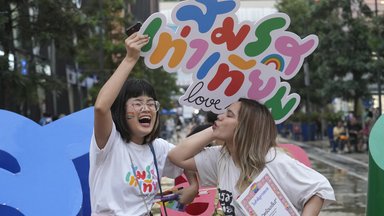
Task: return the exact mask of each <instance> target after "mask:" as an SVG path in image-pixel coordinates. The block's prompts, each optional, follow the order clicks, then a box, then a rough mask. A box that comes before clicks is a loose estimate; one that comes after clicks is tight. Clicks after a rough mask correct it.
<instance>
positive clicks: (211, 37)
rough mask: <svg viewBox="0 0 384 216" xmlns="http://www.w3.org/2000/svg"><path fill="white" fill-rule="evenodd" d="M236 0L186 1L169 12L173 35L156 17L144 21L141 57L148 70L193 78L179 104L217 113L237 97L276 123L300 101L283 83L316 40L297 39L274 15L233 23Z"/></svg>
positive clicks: (282, 16)
mask: <svg viewBox="0 0 384 216" xmlns="http://www.w3.org/2000/svg"><path fill="white" fill-rule="evenodd" d="M239 7H240V1H239V0H233V1H229V0H227V1H218V0H187V1H183V2H180V3H179V4H177V5H176V7H175V8H174V9H173V11H172V21H173V23H175V24H176V26H178V28H177V29H176V31H174V30H172V29H171V28H169V27H168V26H167V20H166V18H165V16H164V15H163V14H161V13H155V14H153V15H152V16H150V17H149V18H148V19H147V20H146V21H145V23H144V24H143V26H142V28H141V30H140V33H142V34H147V35H149V36H150V41H149V43H148V44H147V45H146V46H145V47H143V48H142V52H141V55H142V56H143V57H144V60H145V64H146V65H147V66H148V67H149V68H152V69H154V68H159V67H164V69H165V70H166V71H168V72H176V71H178V70H181V71H183V72H184V73H193V76H192V77H193V82H192V84H191V85H190V86H189V87H188V89H187V91H186V92H185V94H184V95H183V96H181V97H180V99H179V102H180V103H181V104H183V105H189V106H193V107H195V108H198V109H203V110H205V111H213V112H215V113H222V112H223V111H224V109H225V108H226V107H228V106H229V105H230V104H231V103H233V102H235V101H237V100H238V99H239V98H240V97H244V98H249V99H253V100H257V101H259V102H261V103H264V104H265V105H266V106H267V107H268V108H269V109H270V111H271V113H272V115H273V117H274V119H275V122H276V123H281V122H283V121H284V120H285V119H287V118H288V117H289V116H290V115H291V114H292V113H293V112H294V110H295V109H296V108H297V106H298V105H299V102H300V96H299V95H298V94H296V93H290V90H291V87H290V85H289V83H288V82H287V81H286V80H289V79H291V78H292V77H294V76H295V75H296V74H297V73H298V72H299V70H300V68H301V66H302V64H303V62H304V58H305V57H307V56H308V55H310V54H311V53H312V52H313V51H314V50H315V48H316V47H317V45H318V38H317V36H315V35H309V36H307V37H305V38H304V39H301V38H300V37H299V36H298V35H297V34H295V33H292V32H289V31H287V28H288V26H289V24H290V19H289V17H288V16H287V15H286V14H283V13H276V14H272V15H269V16H266V17H264V18H263V19H261V20H259V21H257V22H251V21H243V22H241V23H239V22H238V20H237V16H236V14H235V12H236V11H237V10H238V8H239Z"/></svg>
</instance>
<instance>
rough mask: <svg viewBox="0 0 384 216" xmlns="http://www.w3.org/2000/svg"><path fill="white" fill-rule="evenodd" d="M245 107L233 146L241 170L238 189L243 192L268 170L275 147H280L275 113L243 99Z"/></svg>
mask: <svg viewBox="0 0 384 216" xmlns="http://www.w3.org/2000/svg"><path fill="white" fill-rule="evenodd" d="M239 101H240V102H241V107H240V110H239V116H238V125H237V127H236V129H235V133H234V137H233V143H234V145H235V146H234V147H235V149H236V151H235V153H234V154H236V158H237V159H238V161H236V162H235V163H236V164H237V166H239V167H240V170H241V171H240V177H239V179H238V181H237V183H236V187H237V189H238V190H239V191H240V192H243V191H244V190H245V189H246V188H247V187H248V186H249V184H250V183H251V182H252V180H253V179H254V178H255V177H256V176H257V175H258V174H259V173H260V172H261V171H262V170H263V169H264V167H265V164H266V161H265V156H266V155H267V153H268V151H269V149H270V148H271V147H276V146H277V145H276V137H277V130H276V125H275V121H274V119H273V117H272V114H271V112H270V111H269V110H268V108H267V107H266V106H264V105H263V104H260V103H259V102H257V101H254V100H250V99H245V98H240V99H239Z"/></svg>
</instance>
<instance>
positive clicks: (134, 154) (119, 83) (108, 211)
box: [89, 33, 198, 216]
mask: <svg viewBox="0 0 384 216" xmlns="http://www.w3.org/2000/svg"><path fill="white" fill-rule="evenodd" d="M147 43H148V36H146V35H140V34H138V33H135V34H132V35H131V36H129V37H128V38H127V39H126V40H125V47H126V51H127V54H126V56H125V58H124V60H123V61H122V62H121V63H120V65H119V67H118V68H117V69H116V71H115V72H114V73H113V75H112V76H111V77H110V78H109V80H108V81H107V82H106V83H105V84H104V86H103V87H102V88H101V90H100V92H99V94H98V96H97V99H96V102H95V105H94V133H93V136H92V141H91V146H90V174H89V185H90V194H91V208H92V215H93V216H96V215H97V216H101V215H103V216H104V215H119V216H120V215H151V213H150V210H151V208H152V205H153V203H154V197H155V195H156V194H157V193H158V191H159V187H160V186H161V185H160V178H161V177H163V176H167V177H170V178H175V177H177V176H179V175H180V174H182V172H183V170H182V169H180V168H179V167H176V166H175V165H173V164H172V163H171V162H170V161H168V160H167V154H168V152H169V151H170V150H171V149H172V148H173V147H174V146H173V145H172V144H170V143H168V142H167V141H165V140H163V139H160V138H158V135H159V112H158V111H159V108H160V103H159V102H158V101H157V98H156V94H155V91H154V89H153V87H152V85H151V84H149V83H148V82H147V81H144V80H138V79H128V80H127V78H128V76H129V74H130V72H131V70H132V68H133V67H134V65H135V64H136V62H137V60H138V59H139V57H140V49H141V48H142V47H143V46H144V45H145V44H147ZM187 177H189V180H190V184H191V187H189V188H186V189H184V191H183V192H182V193H181V195H180V197H179V201H180V202H181V203H183V204H186V203H189V202H192V201H193V198H194V197H195V195H196V194H197V192H198V185H197V182H196V179H195V176H193V175H191V174H190V173H188V175H187ZM160 189H161V188H160Z"/></svg>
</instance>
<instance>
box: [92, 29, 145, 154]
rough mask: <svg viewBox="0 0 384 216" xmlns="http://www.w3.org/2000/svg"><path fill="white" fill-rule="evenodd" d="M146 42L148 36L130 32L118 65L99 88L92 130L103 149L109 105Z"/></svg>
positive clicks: (109, 121)
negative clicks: (121, 59)
mask: <svg viewBox="0 0 384 216" xmlns="http://www.w3.org/2000/svg"><path fill="white" fill-rule="evenodd" d="M147 43H148V36H146V35H139V34H137V33H135V34H132V35H131V36H129V37H128V38H127V39H126V40H125V48H126V50H127V54H126V56H125V58H124V60H123V61H122V62H121V63H120V65H119V67H118V68H117V69H116V71H115V72H114V73H113V75H112V76H111V77H110V78H109V79H108V81H107V82H106V83H105V84H104V86H103V87H102V88H101V90H100V92H99V94H98V95H97V99H96V102H95V107H94V109H95V112H94V113H95V114H94V115H95V116H94V120H95V121H94V130H95V138H96V143H97V145H98V147H99V148H100V149H103V148H104V147H105V145H106V143H107V141H108V137H109V135H110V134H111V131H112V114H111V107H112V104H113V102H114V101H115V99H116V97H117V96H118V94H119V92H120V89H121V88H122V86H123V85H124V82H125V81H126V79H127V78H128V76H129V74H130V73H131V71H132V68H133V67H134V66H135V64H136V62H137V60H138V59H139V57H140V49H141V48H142V47H143V46H144V45H145V44H147Z"/></svg>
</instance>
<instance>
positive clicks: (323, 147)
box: [279, 138, 368, 216]
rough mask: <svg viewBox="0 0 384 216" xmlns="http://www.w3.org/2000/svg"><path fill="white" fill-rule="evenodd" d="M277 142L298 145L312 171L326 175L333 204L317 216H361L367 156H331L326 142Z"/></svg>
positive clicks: (364, 154)
mask: <svg viewBox="0 0 384 216" xmlns="http://www.w3.org/2000/svg"><path fill="white" fill-rule="evenodd" d="M279 142H280V143H293V144H297V145H299V146H301V147H302V148H303V149H304V150H305V151H306V152H307V153H308V156H309V158H310V159H311V162H312V168H314V169H315V170H317V171H318V172H320V173H322V174H323V175H324V176H326V177H327V178H328V180H329V181H330V183H331V184H332V186H333V188H334V190H335V194H336V203H334V204H332V205H330V206H328V207H327V208H325V209H323V211H322V212H321V214H320V215H321V216H326V215H327V216H360V215H365V210H366V199H367V184H368V153H348V154H337V153H331V152H330V151H329V142H328V140H322V141H310V142H305V143H304V142H295V141H292V140H288V139H284V138H279Z"/></svg>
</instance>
